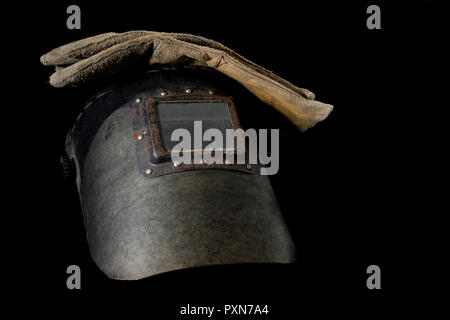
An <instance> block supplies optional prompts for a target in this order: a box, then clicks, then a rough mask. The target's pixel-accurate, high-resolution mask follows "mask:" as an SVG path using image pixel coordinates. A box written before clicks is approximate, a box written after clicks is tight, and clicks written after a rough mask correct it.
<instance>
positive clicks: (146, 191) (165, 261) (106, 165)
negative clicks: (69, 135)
mask: <svg viewBox="0 0 450 320" xmlns="http://www.w3.org/2000/svg"><path fill="white" fill-rule="evenodd" d="M111 128H113V129H111ZM132 133H133V128H132V124H131V119H130V109H129V107H128V106H126V105H125V106H123V107H120V108H119V109H117V110H116V111H114V112H113V113H112V114H111V115H110V116H109V117H108V118H107V119H106V120H105V121H104V123H103V124H102V125H101V127H100V128H99V130H98V132H97V133H96V135H95V137H94V139H93V141H92V143H91V145H90V148H89V152H88V153H87V155H86V159H84V163H85V165H84V168H83V169H82V171H81V172H80V176H81V180H80V185H79V187H80V189H79V191H80V198H81V201H82V206H83V213H84V219H85V226H86V230H87V238H88V243H89V248H90V252H91V255H92V257H93V258H94V260H95V262H96V264H97V265H98V266H99V267H100V269H101V270H102V271H103V272H104V273H105V274H106V275H107V276H108V277H110V278H113V279H126V280H133V279H140V278H144V277H148V276H151V275H155V274H158V273H162V272H167V271H171V270H177V269H182V268H189V267H197V266H207V265H216V264H235V263H258V262H271V263H275V262H277V263H288V262H290V261H292V260H294V259H295V247H294V244H293V242H292V240H291V237H290V235H289V232H288V230H287V227H286V225H285V222H284V220H283V217H282V215H281V212H280V210H279V207H278V204H277V200H276V198H275V195H274V193H273V190H272V187H271V185H270V182H269V180H268V178H267V176H261V175H259V174H245V173H240V172H234V171H216V170H202V171H185V172H180V173H175V174H169V175H165V176H161V177H158V178H155V179H146V178H144V177H142V176H141V175H140V173H139V169H138V161H137V158H136V157H137V156H136V151H135V141H134V140H133V139H132V138H131V137H132Z"/></svg>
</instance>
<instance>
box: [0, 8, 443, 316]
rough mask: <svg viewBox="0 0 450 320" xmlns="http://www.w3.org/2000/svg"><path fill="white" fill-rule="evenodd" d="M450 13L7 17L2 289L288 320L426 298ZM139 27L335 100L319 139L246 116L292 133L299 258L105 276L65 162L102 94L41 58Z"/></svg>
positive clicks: (273, 118) (287, 186)
mask: <svg viewBox="0 0 450 320" xmlns="http://www.w3.org/2000/svg"><path fill="white" fill-rule="evenodd" d="M443 3H444V2H442V3H440V2H437V1H431V2H430V1H428V2H426V3H425V1H420V2H419V1H409V2H407V1H397V2H395V3H390V4H388V3H385V2H380V1H372V2H368V1H362V2H359V3H356V2H355V3H352V4H350V3H348V4H343V3H342V2H341V3H339V4H336V3H333V2H330V3H328V2H324V1H274V2H267V3H263V2H255V3H253V4H250V3H248V4H246V3H244V2H243V1H241V2H188V1H184V2H180V3H175V2H169V1H162V2H161V1H160V2H150V1H147V2H132V1H123V2H110V3H109V4H108V3H104V4H100V3H98V2H97V3H96V4H93V3H92V2H88V1H73V2H72V1H60V2H59V3H55V4H53V3H45V2H39V3H35V4H33V5H28V4H23V5H22V4H20V3H17V4H14V5H13V6H11V8H4V10H3V15H4V16H5V17H6V16H13V17H14V18H15V19H13V20H14V23H12V24H11V23H10V24H7V23H6V20H3V21H2V24H5V27H4V30H5V34H4V39H3V40H4V41H5V43H7V45H5V46H4V49H3V54H4V57H5V58H4V63H5V70H8V71H7V73H5V72H4V76H5V77H8V78H9V79H10V81H9V84H8V86H6V87H5V86H3V89H4V90H5V91H4V105H3V110H4V111H3V119H2V122H3V124H4V125H3V126H2V131H3V133H2V137H3V138H2V140H3V141H2V142H3V146H4V148H5V149H4V150H5V152H4V156H3V158H4V159H5V160H6V165H5V166H4V167H3V170H4V171H5V174H4V176H5V177H8V178H7V179H6V181H5V182H4V183H5V185H6V186H7V190H8V193H4V195H5V196H6V199H5V200H4V203H5V207H4V216H5V217H6V220H4V223H3V224H2V229H3V231H4V232H2V236H4V237H5V238H4V240H3V241H2V243H3V245H4V249H3V253H4V254H3V255H2V260H1V264H2V273H1V277H2V291H4V292H6V293H7V294H8V295H9V296H19V297H29V298H42V297H45V298H46V299H47V301H55V300H54V299H64V300H66V301H68V302H69V303H70V302H71V301H79V300H78V299H83V298H84V297H88V298H92V301H99V300H100V298H106V299H107V301H108V302H111V301H115V298H118V297H119V298H120V299H122V298H129V297H132V298H133V299H136V300H133V301H135V302H136V303H135V305H134V307H133V308H132V309H131V310H136V309H138V310H145V312H146V314H147V315H148V316H147V318H154V317H153V315H155V314H160V315H161V316H160V318H168V319H173V318H176V317H177V318H179V319H182V317H180V316H177V313H178V312H179V308H180V306H182V305H186V304H188V303H189V304H191V305H192V304H196V305H204V306H206V305H208V306H216V307H219V306H220V305H223V304H268V305H269V308H270V313H271V316H272V317H273V318H276V319H287V318H290V319H292V318H293V317H294V316H295V317H297V316H298V317H300V316H302V315H303V314H305V313H306V312H312V313H313V314H315V315H317V316H321V315H325V314H328V315H347V316H352V315H354V316H357V317H358V318H367V317H368V316H370V315H385V314H387V309H388V308H389V307H393V306H399V305H402V304H401V302H400V300H401V299H400V298H401V297H405V295H406V294H412V295H413V296H414V295H415V294H416V293H417V294H419V287H420V286H421V285H422V284H426V283H427V282H428V281H430V280H429V279H430V278H428V280H424V279H423V278H422V277H416V276H413V277H411V272H412V271H414V270H415V271H420V270H418V269H420V268H419V267H417V266H418V264H416V263H419V262H420V261H423V260H424V259H429V260H428V261H430V263H432V260H430V259H431V257H429V256H428V253H424V252H423V251H421V250H422V249H424V248H423V246H424V244H423V243H422V241H421V240H422V239H423V238H424V237H425V236H424V232H425V229H426V224H425V222H423V225H422V227H421V228H416V227H413V226H412V225H413V224H414V226H416V224H415V222H421V220H420V219H421V218H420V217H419V214H420V215H427V214H430V213H431V212H432V211H433V210H434V209H433V202H428V201H425V199H424V197H423V194H422V193H421V192H420V191H419V189H418V185H419V184H420V185H421V186H423V185H424V184H422V180H426V179H427V177H428V174H427V173H424V170H423V169H424V163H423V162H421V160H422V159H424V158H426V157H427V156H425V155H426V154H427V153H428V152H430V151H433V141H430V140H426V139H425V137H424V135H423V133H424V132H427V130H428V129H426V128H425V126H426V125H428V124H430V122H434V121H437V119H436V118H439V117H440V112H439V109H437V111H436V109H433V105H430V104H431V102H430V99H431V97H432V96H434V95H435V92H438V91H439V90H440V89H439V88H438V87H434V88H433V90H431V85H430V84H431V82H432V81H433V80H436V77H437V76H438V75H439V74H441V73H442V74H443V73H444V61H445V59H444V58H445V57H446V54H445V51H444V50H445V49H444V46H445V42H446V41H448V27H447V25H446V19H447V20H448V16H449V8H448V5H444V4H443ZM70 4H78V5H79V6H80V7H81V30H68V29H67V28H66V19H67V17H68V15H67V14H66V8H67V6H68V5H70ZM370 4H378V5H379V6H380V7H381V13H382V17H381V19H382V21H381V23H382V28H381V30H368V29H367V27H366V19H367V17H368V14H366V8H367V6H368V5H370ZM22 28H23V29H22ZM137 29H142V30H154V31H166V32H183V33H193V34H197V35H201V36H204V37H207V38H211V39H214V40H216V41H219V42H221V43H223V44H225V45H226V46H228V47H231V48H232V49H234V50H235V51H237V52H238V53H240V54H242V55H243V56H245V57H247V58H249V59H250V60H252V61H254V62H256V63H258V64H260V65H262V66H264V67H265V68H267V69H269V70H272V71H273V72H274V73H276V74H278V75H280V76H281V77H284V78H286V79H288V80H289V81H290V82H292V83H294V84H296V85H298V86H300V87H304V88H308V89H310V90H311V91H313V92H314V93H315V94H316V98H317V99H318V100H320V101H323V102H327V103H331V104H333V105H334V106H335V109H334V111H333V112H332V113H331V115H330V116H329V118H328V119H326V120H325V121H323V122H322V123H319V124H317V125H316V127H314V128H313V129H310V130H308V131H307V132H305V133H300V132H298V131H297V129H296V128H295V127H293V126H292V125H291V124H290V123H289V122H288V121H287V120H285V119H284V118H283V117H281V116H279V115H278V114H277V113H276V112H275V111H273V110H272V109H271V108H270V107H267V108H265V109H262V110H253V111H252V112H251V113H250V112H247V113H246V119H244V122H245V121H246V122H247V123H248V124H256V125H257V126H260V127H264V128H280V129H281V132H282V137H281V150H280V151H281V154H280V161H281V163H280V170H279V173H278V174H277V175H276V176H272V177H271V182H272V184H273V187H274V189H275V192H276V195H277V197H278V199H279V203H280V206H281V209H282V212H283V214H284V216H285V219H286V221H287V223H288V226H289V228H290V231H291V233H292V236H293V238H294V241H295V243H296V245H297V248H298V255H299V259H298V260H297V261H296V262H294V263H292V264H289V265H242V266H218V267H207V268H198V269H192V270H181V271H176V272H171V273H167V274H161V275H157V276H154V277H150V278H147V279H144V280H140V281H134V282H133V281H131V282H127V281H113V280H109V279H107V277H106V276H105V275H104V274H103V273H102V272H101V271H100V270H99V269H98V268H97V267H96V266H95V264H94V262H93V261H92V259H91V258H90V256H89V252H88V247H87V243H86V239H85V233H84V229H83V223H82V217H81V210H80V206H79V202H78V196H77V193H76V188H75V184H74V181H66V180H64V179H63V178H62V175H61V168H60V166H59V158H60V156H61V155H62V154H63V151H64V150H63V149H64V139H65V135H66V133H67V132H68V130H69V129H70V128H71V126H72V124H73V122H74V121H75V118H76V116H77V115H78V113H79V112H80V111H81V109H82V107H83V106H84V103H85V101H86V100H87V99H88V98H89V97H90V96H92V95H93V94H94V93H95V92H96V91H99V90H100V89H101V87H100V85H98V84H92V85H90V86H81V87H78V88H74V87H70V88H63V89H55V88H53V87H51V86H50V85H49V83H48V77H49V75H50V74H51V72H52V70H50V69H49V68H46V67H43V66H41V65H40V62H39V57H40V56H41V55H42V54H44V53H46V52H47V51H49V50H51V49H53V48H54V47H57V46H59V45H62V44H65V43H68V42H70V41H75V40H78V39H81V38H84V37H87V36H92V35H96V34H99V33H103V32H111V31H114V32H124V31H129V30H137ZM22 30H23V31H22ZM7 67H8V68H7ZM9 67H11V68H9ZM447 82H448V81H447ZM441 84H442V82H441ZM444 84H445V81H444ZM430 108H431V109H430ZM6 150H7V152H6ZM427 168H428V169H426V170H428V171H427V172H428V173H429V172H431V171H432V170H433V168H429V167H428V166H427ZM425 185H426V184H425ZM9 219H11V221H10V220H9ZM418 252H421V253H420V254H419V253H418ZM71 264H76V265H79V266H80V267H81V271H82V289H81V290H72V291H70V290H68V289H67V288H66V278H67V276H68V275H67V274H66V268H67V266H69V265H71ZM371 264H376V265H378V266H380V268H381V272H382V277H381V285H382V289H381V290H368V289H367V287H366V279H367V277H368V275H367V274H366V268H367V267H368V266H369V265H371ZM435 271H436V272H437V273H438V268H437V269H435ZM416 275H417V274H416ZM430 276H431V275H430ZM137 301H139V302H137ZM142 302H144V303H142ZM119 305H120V304H119ZM116 307H117V304H110V305H109V307H108V308H109V310H113V311H114V310H115V308H116ZM416 307H418V305H410V306H409V307H408V308H409V311H410V310H411V309H414V308H416ZM399 312H402V311H401V309H400V311H399ZM216 318H220V317H216ZM242 319H245V317H243V318H242Z"/></svg>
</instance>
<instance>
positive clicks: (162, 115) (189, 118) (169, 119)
mask: <svg viewBox="0 0 450 320" xmlns="http://www.w3.org/2000/svg"><path fill="white" fill-rule="evenodd" d="M155 108H156V112H157V114H158V117H159V123H160V128H161V136H162V140H163V145H164V148H165V149H166V150H167V151H170V150H171V149H172V147H173V146H175V145H176V144H177V143H178V141H171V139H170V138H171V135H172V132H173V131H174V130H175V129H178V128H184V129H187V130H188V131H189V132H190V133H191V138H192V139H193V138H194V121H200V120H201V121H202V133H203V132H205V131H206V130H208V129H210V128H215V129H219V130H220V131H221V132H222V135H223V137H225V130H226V129H233V123H232V121H231V116H230V111H229V109H228V105H227V104H226V103H225V102H223V101H215V102H161V103H158V104H156V106H155ZM209 143H210V142H209V141H206V142H203V148H205V146H207V145H208V144H209Z"/></svg>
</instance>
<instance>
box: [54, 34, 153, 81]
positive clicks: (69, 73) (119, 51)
mask: <svg viewBox="0 0 450 320" xmlns="http://www.w3.org/2000/svg"><path fill="white" fill-rule="evenodd" d="M152 46H153V39H152V36H151V35H146V36H143V37H140V38H135V39H131V40H128V41H126V42H123V43H119V44H116V45H114V46H112V47H110V48H107V49H106V50H103V51H100V52H98V53H97V54H94V55H93V56H90V57H88V58H86V59H83V60H81V61H78V62H76V63H74V64H72V65H70V66H68V67H66V68H64V69H61V70H58V71H56V72H55V73H53V74H52V75H51V76H50V84H51V85H52V86H54V87H64V86H67V85H70V84H74V83H80V82H85V81H88V80H92V79H97V78H101V77H104V76H107V75H112V74H115V73H117V72H118V71H120V70H122V69H125V68H127V67H129V66H132V65H136V64H138V63H139V62H140V61H143V62H145V63H146V62H147V61H148V57H147V55H150V54H151V53H150V52H151V50H152Z"/></svg>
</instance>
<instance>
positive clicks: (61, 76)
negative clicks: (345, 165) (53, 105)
mask: <svg viewBox="0 0 450 320" xmlns="http://www.w3.org/2000/svg"><path fill="white" fill-rule="evenodd" d="M142 59H145V60H146V61H148V64H149V65H150V66H151V65H154V64H186V65H193V66H203V67H209V68H213V69H216V70H218V71H220V72H222V73H224V74H226V75H227V76H229V77H231V78H233V79H235V80H236V81H238V82H239V83H241V84H242V85H243V86H245V87H246V88H247V89H248V90H250V91H251V92H252V93H253V94H254V95H255V96H257V97H258V98H259V99H260V100H262V101H263V102H265V103H267V104H269V105H271V106H273V107H274V108H275V109H277V110H278V111H279V112H281V113H282V114H283V115H285V116H286V117H287V118H288V119H289V120H290V121H291V122H292V123H294V124H295V125H296V126H297V127H298V128H300V130H302V131H304V130H306V129H308V128H310V127H312V126H314V125H315V124H316V123H317V122H319V121H321V120H323V119H325V118H326V117H327V116H328V114H329V113H330V112H331V110H332V109H333V106H332V105H329V104H324V103H322V102H319V101H316V100H314V94H313V93H312V92H311V91H309V90H306V89H302V88H298V87H296V86H294V85H293V84H291V83H290V82H288V81H286V80H284V79H282V78H280V77H278V76H276V75H275V74H273V73H272V72H270V71H268V70H266V69H264V68H262V67H260V66H258V65H257V64H255V63H253V62H251V61H249V60H247V59H245V58H244V57H242V56H240V55H238V54H237V53H235V52H234V51H232V50H231V49H229V48H227V47H225V46H223V45H222V44H220V43H218V42H215V41H212V40H209V39H206V38H202V37H199V36H195V35H191V34H180V33H162V32H153V31H130V32H125V33H105V34H100V35H98V36H95V37H90V38H86V39H82V40H79V41H75V42H72V43H69V44H66V45H64V46H61V47H59V48H56V49H53V50H52V51H50V52H48V53H47V54H45V55H43V56H42V57H41V62H42V63H43V64H44V65H48V66H55V67H56V72H55V73H54V74H52V75H51V77H50V84H51V85H53V86H54V87H64V86H66V85H69V84H75V83H80V82H85V81H88V80H92V79H96V78H100V77H103V76H107V75H111V74H114V73H117V72H119V71H121V70H124V69H126V68H128V67H130V66H133V65H136V63H137V61H142Z"/></svg>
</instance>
